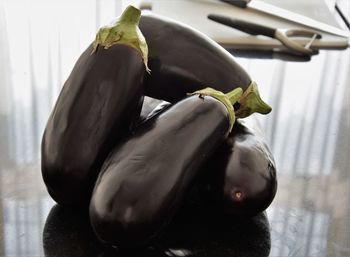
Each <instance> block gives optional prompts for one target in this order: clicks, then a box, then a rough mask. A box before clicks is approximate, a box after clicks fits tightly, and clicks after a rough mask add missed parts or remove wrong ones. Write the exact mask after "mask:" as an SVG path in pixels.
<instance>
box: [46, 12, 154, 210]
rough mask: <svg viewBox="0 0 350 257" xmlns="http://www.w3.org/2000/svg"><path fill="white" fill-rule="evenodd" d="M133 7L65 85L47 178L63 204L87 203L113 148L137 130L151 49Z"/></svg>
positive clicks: (100, 36)
mask: <svg viewBox="0 0 350 257" xmlns="http://www.w3.org/2000/svg"><path fill="white" fill-rule="evenodd" d="M140 15H141V12H140V10H138V9H136V8H135V7H132V6H129V7H128V8H127V9H126V10H125V11H124V12H123V14H122V15H121V16H120V18H119V19H118V20H117V21H116V22H115V23H114V24H112V25H110V26H108V27H102V28H101V29H100V30H99V31H98V33H97V35H96V39H95V41H94V42H93V43H92V44H91V45H90V46H89V47H88V48H87V49H86V50H85V51H84V52H83V53H82V55H81V56H80V57H79V59H78V61H77V62H76V64H75V66H74V68H73V70H72V72H71V74H70V75H69V77H68V79H67V81H66V82H65V84H64V86H63V88H62V91H61V92H60V95H59V97H58V99H57V101H56V104H55V106H54V109H53V111H52V113H51V115H50V117H49V119H48V121H47V124H46V128H45V131H44V134H43V138H42V147H41V170H42V177H43V180H44V182H45V184H46V187H47V190H48V192H49V194H50V195H51V197H52V198H53V199H54V200H55V201H56V202H57V203H58V204H61V205H75V204H85V203H88V202H89V200H90V196H91V193H92V190H93V186H94V183H95V181H96V178H97V175H98V172H99V170H100V167H101V165H102V164H103V161H104V160H105V158H106V157H107V155H108V154H109V152H110V150H111V149H112V146H113V145H115V144H116V142H117V141H118V140H119V139H120V138H121V137H123V136H124V135H125V134H127V133H128V132H129V131H130V129H132V128H133V127H134V124H136V122H137V119H138V117H139V114H140V110H141V107H142V101H143V93H144V84H143V80H144V77H145V73H146V70H148V67H147V44H146V42H145V39H144V37H143V35H142V33H141V32H140V30H139V28H138V23H139V19H140Z"/></svg>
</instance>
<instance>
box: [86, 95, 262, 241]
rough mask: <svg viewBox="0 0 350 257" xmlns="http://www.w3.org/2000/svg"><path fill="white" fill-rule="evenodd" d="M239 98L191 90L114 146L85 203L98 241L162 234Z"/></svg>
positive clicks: (229, 123) (226, 130) (221, 134)
mask: <svg viewBox="0 0 350 257" xmlns="http://www.w3.org/2000/svg"><path fill="white" fill-rule="evenodd" d="M241 96H242V90H241V89H240V88H236V89H234V90H233V91H231V92H229V93H228V94H223V93H222V92H219V91H216V90H213V89H210V88H205V89H203V90H199V91H196V92H194V93H193V94H190V95H189V96H187V97H186V98H184V99H183V100H181V101H179V102H178V103H176V104H173V105H171V106H170V107H168V108H167V109H166V110H165V111H163V112H160V114H159V115H155V116H153V117H152V118H150V119H148V120H147V121H146V122H144V123H142V124H141V125H140V126H139V127H138V128H137V129H135V131H134V132H133V134H132V135H130V136H129V137H127V138H125V140H124V141H123V142H121V143H119V144H117V145H116V146H115V148H114V149H113V150H112V152H111V154H110V155H109V156H108V158H107V159H106V161H105V162H104V164H103V166H102V169H101V172H100V175H99V177H98V179H97V181H96V184H95V188H94V192H93V194H92V198H91V202H90V221H91V224H92V227H93V229H94V231H95V233H96V235H97V236H98V238H99V239H100V240H101V241H103V242H105V243H109V244H112V245H116V246H118V247H135V246H140V245H144V244H147V243H149V242H150V241H152V240H153V239H155V238H157V237H158V236H159V235H160V234H161V232H162V230H163V229H164V228H165V227H166V226H167V224H169V222H170V221H171V219H172V217H173V216H174V215H175V213H176V212H177V210H178V209H179V208H180V206H181V204H182V202H183V198H184V196H185V194H186V192H187V191H188V190H189V188H190V185H191V183H192V182H193V181H194V178H195V177H196V176H197V175H198V173H199V172H200V169H199V168H200V166H201V165H202V164H203V163H204V162H205V161H207V160H208V159H209V158H210V156H211V154H212V153H213V152H214V151H215V149H217V148H218V147H219V146H220V145H221V144H222V142H223V141H224V140H225V139H226V137H227V135H228V134H229V132H230V130H231V128H232V125H233V123H234V122H235V114H234V109H233V107H232V106H233V104H234V103H235V102H237V101H238V100H239V99H241ZM241 100H242V99H241ZM243 104H244V101H243ZM255 107H256V106H252V107H251V108H253V109H254V108H255ZM247 108H248V107H247ZM249 108H250V107H249ZM257 111H262V110H257Z"/></svg>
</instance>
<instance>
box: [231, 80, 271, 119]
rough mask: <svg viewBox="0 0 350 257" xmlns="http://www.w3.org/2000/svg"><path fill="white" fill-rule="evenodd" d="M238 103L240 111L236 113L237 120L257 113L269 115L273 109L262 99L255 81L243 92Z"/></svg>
mask: <svg viewBox="0 0 350 257" xmlns="http://www.w3.org/2000/svg"><path fill="white" fill-rule="evenodd" d="M238 103H239V104H240V106H239V108H238V110H236V111H235V115H236V117H237V118H245V117H248V116H250V115H251V114H253V113H255V112H257V113H260V114H268V113H270V112H271V110H272V108H271V106H269V105H268V104H267V103H266V102H265V101H264V100H262V98H261V97H260V94H259V90H258V86H257V84H256V83H255V82H254V81H253V82H251V83H250V85H249V86H248V88H247V89H246V90H245V91H244V92H243V94H242V96H241V98H240V99H239V101H238Z"/></svg>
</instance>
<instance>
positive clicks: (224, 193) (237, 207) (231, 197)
mask: <svg viewBox="0 0 350 257" xmlns="http://www.w3.org/2000/svg"><path fill="white" fill-rule="evenodd" d="M203 169H205V172H204V176H202V177H201V178H200V180H199V182H198V183H199V185H200V188H201V190H200V191H201V195H202V197H203V196H204V198H205V199H206V200H207V204H209V205H214V207H213V208H215V209H217V210H221V211H223V212H224V213H226V214H230V215H231V214H234V215H239V216H254V215H256V214H258V213H259V212H262V211H264V210H265V209H266V208H267V207H268V206H269V205H270V204H271V202H272V200H273V199H274V197H275V195H276V191H277V178H276V166H275V162H274V159H273V156H272V154H271V151H270V149H269V147H268V146H267V144H266V142H265V140H264V138H263V137H262V136H261V135H260V134H259V133H258V132H257V131H255V130H254V129H253V128H250V127H249V126H247V125H246V124H245V123H244V122H242V121H236V123H235V125H234V127H233V130H232V132H231V134H230V135H229V137H228V138H227V139H226V140H225V142H224V143H223V144H222V145H221V146H220V148H219V149H218V151H216V152H215V154H214V155H213V156H212V158H210V160H209V161H208V162H207V163H206V164H205V165H204V166H203Z"/></svg>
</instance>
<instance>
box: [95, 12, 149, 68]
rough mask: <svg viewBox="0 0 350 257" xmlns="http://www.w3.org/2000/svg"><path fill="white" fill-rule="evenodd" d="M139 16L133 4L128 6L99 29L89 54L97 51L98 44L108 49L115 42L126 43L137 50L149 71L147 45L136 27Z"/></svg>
mask: <svg viewBox="0 0 350 257" xmlns="http://www.w3.org/2000/svg"><path fill="white" fill-rule="evenodd" d="M140 18H141V11H140V10H139V9H137V8H136V7H134V6H131V5H130V6H128V7H127V8H126V9H125V10H124V12H123V13H122V15H121V16H120V17H119V18H118V19H117V20H116V21H115V22H114V23H113V24H111V25H109V26H104V27H101V28H100V29H99V31H98V32H97V34H96V38H95V41H94V42H93V51H92V53H91V54H93V53H95V52H96V51H97V47H98V46H99V45H100V46H103V48H104V49H108V48H110V47H111V46H113V45H116V44H122V45H127V46H129V47H132V48H134V49H135V50H136V51H138V52H139V54H140V55H141V57H142V59H143V62H144V64H145V67H146V70H147V71H148V72H149V71H150V70H149V69H148V66H147V62H148V46H147V43H146V40H145V38H144V36H143V35H142V33H141V30H140V29H139V27H138V25H139V22H140Z"/></svg>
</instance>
